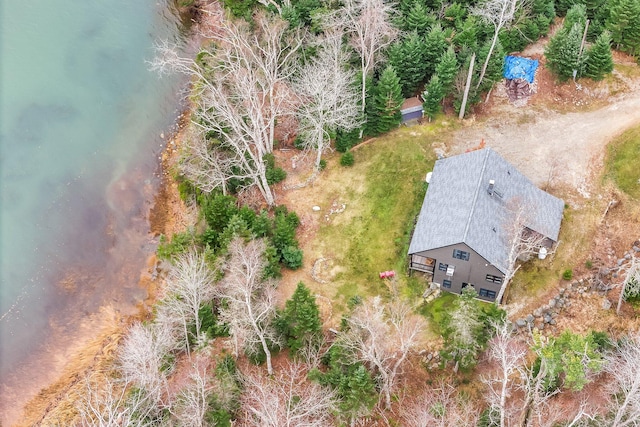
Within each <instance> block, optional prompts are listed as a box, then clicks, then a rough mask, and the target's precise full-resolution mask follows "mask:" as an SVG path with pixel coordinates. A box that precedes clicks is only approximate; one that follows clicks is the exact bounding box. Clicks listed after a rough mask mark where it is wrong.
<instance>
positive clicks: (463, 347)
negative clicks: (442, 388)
mask: <svg viewBox="0 0 640 427" xmlns="http://www.w3.org/2000/svg"><path fill="white" fill-rule="evenodd" d="M477 296H478V294H477V292H476V291H475V290H474V289H473V287H471V286H467V287H466V288H463V289H462V294H461V295H460V298H458V300H457V301H456V306H455V308H454V309H453V310H451V311H450V313H449V314H448V318H447V320H446V322H445V323H446V326H445V328H444V333H443V336H444V338H445V340H444V343H445V345H444V349H443V350H442V352H441V353H442V356H443V358H444V359H445V360H452V361H454V362H455V363H456V367H458V366H459V367H461V368H462V369H466V368H469V367H471V366H473V365H474V364H475V363H476V360H477V356H478V352H479V351H480V350H481V349H482V341H483V337H482V336H483V334H484V331H483V323H482V319H481V317H482V312H481V309H480V307H479V306H478V304H477V303H476V301H475V298H476V297H477Z"/></svg>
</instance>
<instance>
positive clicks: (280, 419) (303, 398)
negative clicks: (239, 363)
mask: <svg viewBox="0 0 640 427" xmlns="http://www.w3.org/2000/svg"><path fill="white" fill-rule="evenodd" d="M306 374H307V369H306V367H305V366H304V365H303V364H301V363H291V362H289V363H288V364H287V367H286V368H285V369H284V370H283V371H282V372H279V373H277V374H276V375H275V376H273V377H265V376H264V375H262V374H261V373H260V372H258V371H256V370H252V371H250V372H248V373H246V374H245V375H243V376H242V382H243V384H244V391H243V393H242V397H241V402H242V405H241V408H242V412H243V418H244V422H245V423H246V424H243V425H249V426H259V427H296V426H306V427H324V426H327V425H331V424H332V423H331V419H332V416H331V413H332V411H333V410H334V408H335V396H334V393H333V391H331V390H330V389H328V388H326V387H323V386H321V385H319V384H317V383H314V382H310V381H309V380H308V379H307V375H306Z"/></svg>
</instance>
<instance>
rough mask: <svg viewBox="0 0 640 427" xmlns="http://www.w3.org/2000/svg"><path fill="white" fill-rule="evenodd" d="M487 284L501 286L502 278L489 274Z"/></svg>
mask: <svg viewBox="0 0 640 427" xmlns="http://www.w3.org/2000/svg"><path fill="white" fill-rule="evenodd" d="M485 280H486V281H487V282H491V283H496V284H498V285H499V284H500V283H502V277H500V276H494V275H493V274H487V277H486V279H485Z"/></svg>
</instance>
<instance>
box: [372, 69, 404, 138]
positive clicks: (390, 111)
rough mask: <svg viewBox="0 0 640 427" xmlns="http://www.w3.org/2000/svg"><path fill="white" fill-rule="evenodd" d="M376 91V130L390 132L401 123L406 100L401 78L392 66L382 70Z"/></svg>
mask: <svg viewBox="0 0 640 427" xmlns="http://www.w3.org/2000/svg"><path fill="white" fill-rule="evenodd" d="M375 92H376V93H375V98H374V106H375V114H376V121H377V126H376V131H377V132H378V133H384V132H388V131H390V130H391V129H393V128H395V127H397V126H398V125H399V124H400V121H401V120H402V117H401V115H400V107H401V106H402V102H403V101H404V98H403V97H402V87H401V86H400V78H399V77H398V75H397V74H396V71H395V70H394V68H393V67H392V66H390V65H389V66H387V68H385V69H384V71H383V72H382V75H381V76H380V80H379V81H378V84H377V85H376V90H375Z"/></svg>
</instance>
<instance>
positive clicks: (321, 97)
mask: <svg viewBox="0 0 640 427" xmlns="http://www.w3.org/2000/svg"><path fill="white" fill-rule="evenodd" d="M342 36H343V30H342V29H341V28H339V27H337V28H332V29H331V30H327V31H326V32H325V34H324V37H323V38H322V39H320V40H319V41H318V42H317V44H318V46H321V50H320V52H319V54H318V56H317V57H316V58H314V59H313V60H312V61H311V62H310V63H309V64H307V65H306V66H305V67H304V68H303V69H302V70H301V73H300V77H299V78H298V79H297V80H296V82H295V85H294V88H295V90H296V92H297V93H298V95H299V97H300V106H299V108H298V111H297V116H298V118H299V121H300V124H301V129H300V131H301V134H302V136H303V140H304V143H305V147H306V148H307V149H310V150H315V151H316V153H317V154H316V168H319V167H320V159H321V156H322V153H323V152H325V151H326V150H327V149H328V148H329V143H330V140H329V135H330V134H331V133H332V132H334V131H335V130H336V129H343V130H347V131H349V130H352V129H355V128H357V127H358V126H360V124H361V120H362V115H361V113H360V109H359V107H358V93H357V91H356V90H355V88H354V85H353V81H354V78H355V74H354V73H353V71H351V70H349V69H348V68H347V64H348V59H349V55H348V53H347V52H346V51H345V49H344V47H343V45H342Z"/></svg>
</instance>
